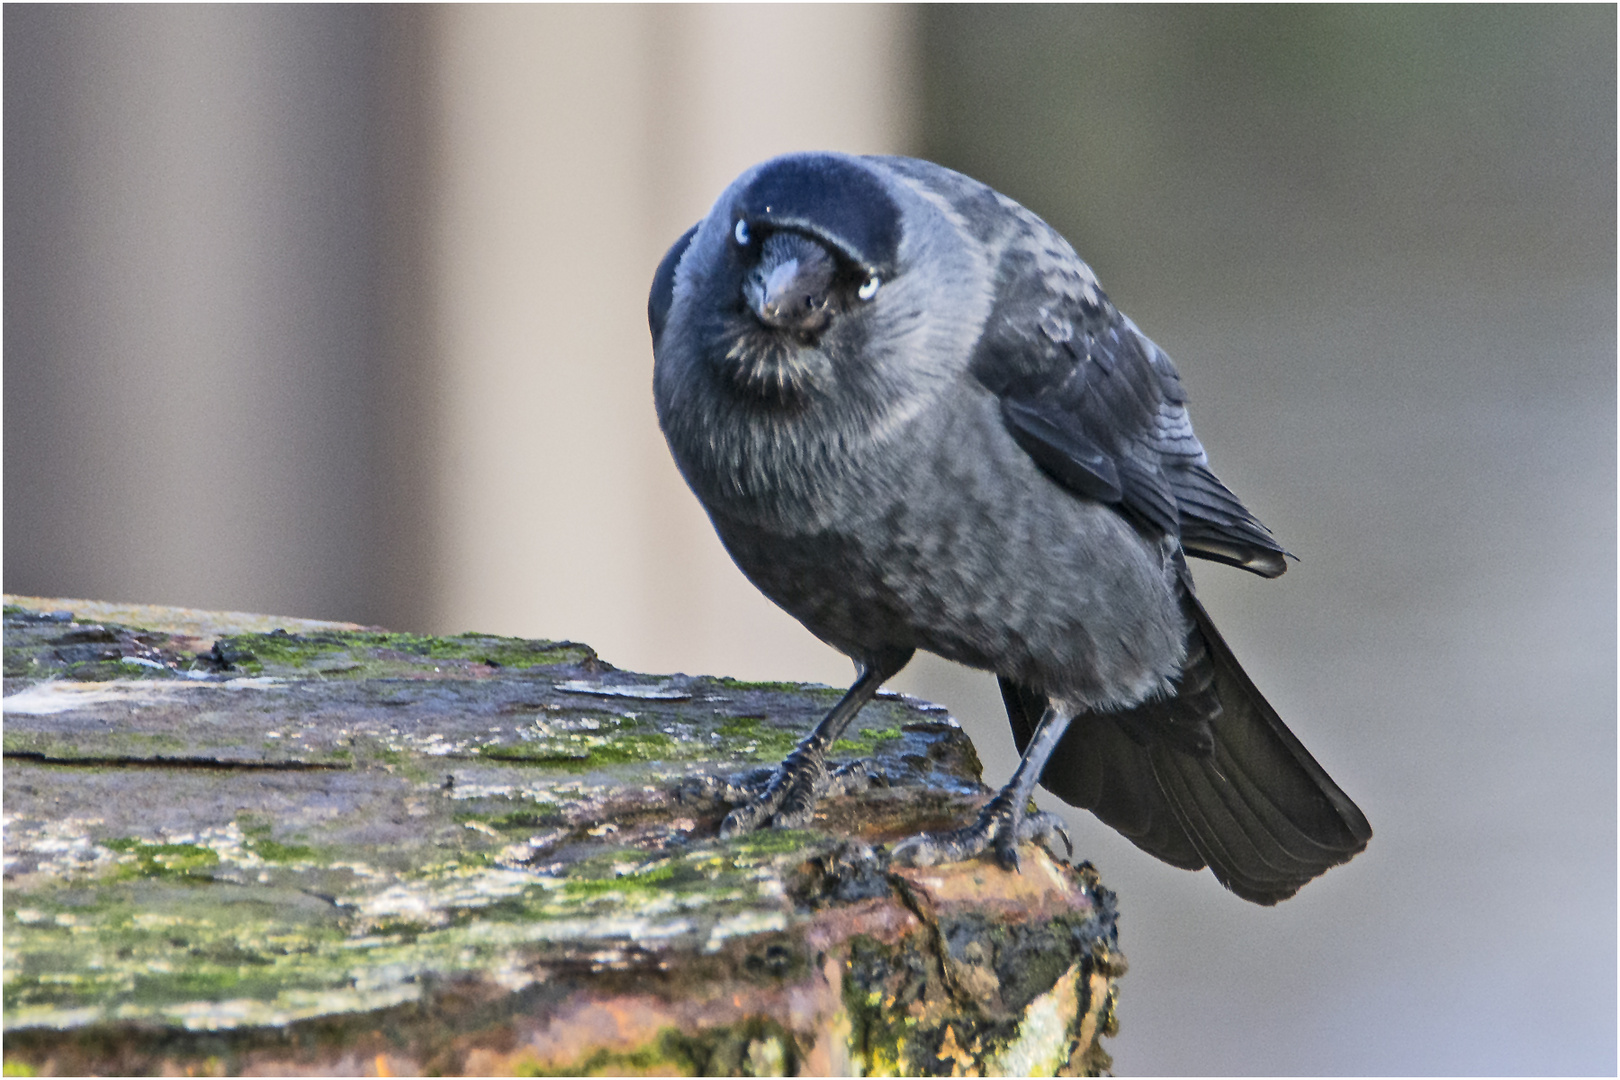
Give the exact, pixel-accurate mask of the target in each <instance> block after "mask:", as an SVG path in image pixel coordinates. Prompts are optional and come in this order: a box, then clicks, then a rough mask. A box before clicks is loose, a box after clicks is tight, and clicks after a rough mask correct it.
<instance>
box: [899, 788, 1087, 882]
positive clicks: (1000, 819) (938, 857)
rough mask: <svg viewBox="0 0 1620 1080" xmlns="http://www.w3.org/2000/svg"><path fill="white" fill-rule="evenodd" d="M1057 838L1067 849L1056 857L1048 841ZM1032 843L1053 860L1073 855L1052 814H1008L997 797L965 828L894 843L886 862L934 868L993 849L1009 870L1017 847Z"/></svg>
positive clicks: (1014, 865)
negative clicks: (1028, 842)
mask: <svg viewBox="0 0 1620 1080" xmlns="http://www.w3.org/2000/svg"><path fill="white" fill-rule="evenodd" d="M1054 838H1057V839H1061V840H1062V841H1063V844H1064V847H1065V848H1066V849H1067V850H1066V852H1065V854H1064V855H1062V856H1060V855H1058V853H1057V851H1056V850H1055V849H1054V848H1053V845H1052V840H1053V839H1054ZM1026 840H1033V841H1034V842H1035V843H1038V844H1040V845H1041V847H1042V848H1044V849H1045V850H1046V852H1047V853H1048V854H1050V855H1051V856H1052V857H1053V858H1055V859H1058V860H1059V861H1060V862H1066V861H1068V859H1069V858H1070V857H1072V856H1073V854H1074V845H1073V844H1072V843H1071V842H1070V840H1069V833H1068V830H1067V829H1066V828H1065V827H1064V825H1063V822H1062V820H1061V819H1060V818H1058V817H1057V816H1056V815H1054V814H1048V813H1044V812H1043V813H1035V814H1031V815H1029V816H1028V817H1021V816H1019V815H1015V814H1013V813H1012V811H1011V809H1010V808H1009V807H1008V805H1007V804H1006V801H1005V800H1003V799H1002V798H1001V797H1000V796H997V797H996V798H994V799H991V800H990V801H989V802H988V803H986V804H985V807H984V809H983V810H982V811H981V812H980V813H979V819H978V820H977V821H975V822H974V823H973V824H972V825H969V826H967V827H965V828H961V829H954V830H952V831H950V832H943V833H920V834H919V835H917V836H913V837H909V838H908V839H905V840H902V841H901V842H900V843H898V844H896V845H895V846H894V847H893V848H892V849H890V851H889V860H890V862H891V863H894V864H895V865H898V866H937V865H939V864H940V863H948V862H961V861H963V860H965V859H971V858H973V857H975V856H977V855H980V854H982V853H983V852H984V851H986V850H990V849H993V850H994V851H995V853H996V859H997V861H999V862H1000V863H1001V865H1002V866H1004V867H1006V868H1007V869H1009V870H1017V869H1018V868H1019V859H1018V845H1019V844H1020V843H1022V842H1024V841H1026Z"/></svg>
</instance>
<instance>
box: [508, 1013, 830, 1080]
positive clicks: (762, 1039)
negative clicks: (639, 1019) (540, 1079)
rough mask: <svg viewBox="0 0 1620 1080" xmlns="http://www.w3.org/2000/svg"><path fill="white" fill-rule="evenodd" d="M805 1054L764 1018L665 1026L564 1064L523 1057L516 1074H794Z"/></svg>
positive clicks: (787, 1033)
mask: <svg viewBox="0 0 1620 1080" xmlns="http://www.w3.org/2000/svg"><path fill="white" fill-rule="evenodd" d="M800 1059H801V1053H800V1050H799V1047H798V1044H797V1042H796V1041H795V1040H794V1038H793V1034H792V1032H790V1031H788V1030H787V1029H786V1028H785V1027H783V1026H782V1025H781V1024H779V1023H777V1022H776V1021H775V1020H772V1019H770V1018H768V1017H764V1016H751V1017H749V1018H748V1019H746V1020H744V1021H742V1022H741V1023H738V1024H727V1025H722V1026H716V1027H710V1028H699V1029H697V1030H693V1031H683V1030H681V1029H679V1028H674V1027H668V1028H663V1029H662V1030H660V1031H659V1032H658V1034H657V1035H656V1036H655V1037H654V1038H653V1039H652V1040H651V1041H650V1042H648V1043H646V1044H644V1045H642V1046H638V1047H636V1048H635V1049H634V1050H628V1051H626V1050H606V1049H603V1050H598V1051H596V1052H595V1053H594V1054H591V1055H590V1056H589V1057H586V1058H584V1059H583V1060H580V1061H577V1062H571V1063H569V1064H568V1065H567V1066H566V1067H564V1068H557V1067H555V1066H552V1065H549V1064H542V1063H541V1062H539V1061H538V1060H535V1059H529V1060H528V1061H519V1062H518V1063H517V1064H515V1065H514V1066H513V1068H512V1074H513V1075H514V1076H626V1075H637V1074H639V1075H647V1074H653V1075H668V1074H670V1073H673V1074H674V1075H676V1076H795V1075H797V1074H798V1072H799V1066H800Z"/></svg>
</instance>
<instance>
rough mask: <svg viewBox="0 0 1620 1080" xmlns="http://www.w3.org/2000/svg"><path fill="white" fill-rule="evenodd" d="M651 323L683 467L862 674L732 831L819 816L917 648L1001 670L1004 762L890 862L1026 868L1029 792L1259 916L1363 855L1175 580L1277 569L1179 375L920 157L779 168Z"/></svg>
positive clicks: (714, 222) (808, 159)
mask: <svg viewBox="0 0 1620 1080" xmlns="http://www.w3.org/2000/svg"><path fill="white" fill-rule="evenodd" d="M647 315H648V321H649V323H650V324H651V328H652V339H653V352H654V357H655V365H654V374H653V385H654V396H655V398H656V401H657V408H658V420H659V424H660V425H661V426H662V428H663V431H664V436H665V438H666V439H667V440H668V443H669V448H670V451H671V453H672V454H673V455H674V457H675V462H676V464H677V465H678V466H679V468H680V471H681V475H682V476H683V477H685V479H686V482H687V484H689V485H690V486H691V488H692V491H693V492H694V493H695V494H696V495H697V497H698V499H699V501H700V502H702V504H703V507H704V509H705V510H707V511H708V514H709V518H710V520H711V521H712V522H713V523H714V528H715V531H716V532H718V533H719V535H720V539H721V541H722V542H723V543H724V544H725V547H726V550H727V551H728V552H730V554H731V557H732V558H733V559H734V560H736V563H737V565H738V567H740V568H741V569H742V572H743V573H744V574H746V575H747V576H748V578H749V580H750V581H752V582H753V583H754V584H755V585H756V586H758V588H759V589H760V591H762V592H763V593H764V594H765V595H766V596H768V597H769V598H770V599H771V600H773V601H774V602H776V603H777V604H778V605H780V606H781V607H782V608H783V609H785V610H786V611H787V612H788V613H789V614H791V615H793V616H794V617H795V618H797V619H798V620H799V621H800V622H801V623H803V624H804V625H805V627H806V628H807V629H808V630H809V631H810V632H811V633H813V634H815V635H816V636H817V637H818V638H820V639H821V640H822V641H825V642H827V643H828V644H829V645H831V646H833V647H834V648H836V649H838V650H839V651H841V652H843V653H844V654H845V655H847V656H849V657H850V658H851V659H852V660H854V662H855V665H856V670H857V673H858V677H857V678H856V680H855V683H854V685H853V686H852V687H850V689H849V692H848V693H846V694H845V695H844V697H843V699H842V700H841V701H839V703H838V704H837V705H836V706H835V707H834V708H833V710H832V711H831V712H830V713H828V714H827V716H826V718H825V719H823V720H822V721H821V722H820V723H819V724H818V725H817V726H816V728H815V729H814V730H813V731H811V732H810V733H809V734H808V735H807V736H806V737H805V738H804V739H803V741H801V742H800V743H799V745H798V747H797V749H795V750H794V751H793V753H792V754H790V755H789V756H788V757H787V759H786V760H785V761H783V762H782V764H781V765H780V766H779V767H778V768H777V769H776V770H775V772H774V774H773V775H772V776H771V779H770V781H769V783H768V785H767V786H765V787H764V788H763V790H762V792H761V793H759V794H757V795H756V796H754V797H752V798H750V799H748V800H747V801H744V802H743V803H742V804H741V805H739V806H737V807H736V808H735V809H734V810H733V811H732V812H731V813H730V815H729V816H728V817H727V818H726V820H725V822H724V823H723V825H722V827H721V833H722V835H734V834H736V833H740V832H744V831H747V830H750V829H754V828H757V827H759V826H761V825H765V824H768V823H769V824H774V825H777V826H784V827H787V826H798V825H803V824H805V823H806V822H808V821H809V820H810V818H811V816H812V814H813V812H814V807H815V802H816V799H817V797H818V796H819V795H821V794H823V793H825V792H826V791H827V790H828V788H829V785H830V783H831V780H830V778H829V773H828V770H827V767H826V754H827V750H828V747H829V746H830V745H831V744H832V742H833V740H835V739H837V738H838V736H839V734H840V732H841V731H842V730H843V729H844V727H845V726H846V725H847V724H848V723H849V721H850V720H851V718H852V717H853V716H854V715H855V713H856V712H857V711H858V710H859V709H860V708H861V706H862V705H864V704H865V703H866V702H867V701H869V700H871V698H872V696H873V694H875V693H876V692H877V690H878V688H879V687H880V686H881V685H882V684H883V683H884V681H886V680H887V679H889V678H891V677H892V676H894V675H895V674H896V673H897V672H899V671H900V669H901V668H902V667H904V666H905V664H906V662H907V661H908V660H910V658H911V657H912V655H913V653H914V652H915V650H917V649H926V650H928V651H930V652H933V653H937V654H939V655H940V656H944V657H947V658H949V659H951V660H955V661H958V662H960V663H963V664H967V665H970V666H972V667H976V668H982V669H986V670H989V671H993V672H994V673H995V674H996V677H997V678H998V679H999V681H1000V684H1001V693H1002V698H1003V700H1004V701H1005V703H1006V707H1007V718H1008V720H1009V721H1010V722H1011V724H1012V729H1013V737H1014V740H1015V741H1016V742H1017V745H1018V748H1019V750H1020V751H1021V752H1022V754H1023V758H1022V760H1021V761H1020V762H1019V765H1018V768H1017V770H1016V771H1015V772H1014V774H1013V776H1012V779H1011V780H1010V781H1009V782H1008V783H1007V785H1006V787H1004V788H1002V789H1001V791H1000V793H999V794H997V795H996V796H995V797H994V798H992V799H991V800H990V801H989V802H988V803H987V804H986V805H985V806H984V808H983V810H982V812H981V813H980V814H979V816H978V819H977V821H976V822H974V823H973V824H972V825H969V826H967V827H965V828H961V829H957V830H955V831H954V832H948V833H941V834H924V835H921V836H916V837H912V838H910V839H909V840H905V841H903V842H901V843H900V844H898V845H897V846H896V847H895V848H894V849H893V851H892V852H891V858H893V859H894V860H896V861H898V862H901V863H910V864H913V865H926V864H931V863H937V862H941V861H947V860H954V859H962V858H968V857H971V856H973V855H976V854H978V853H980V852H983V851H985V850H986V849H990V850H992V851H993V852H994V854H995V855H996V856H997V857H998V858H999V859H1000V860H1001V861H1002V862H1003V864H1005V865H1008V866H1013V867H1015V866H1017V860H1018V856H1017V847H1018V844H1019V843H1020V842H1021V841H1024V840H1028V839H1031V838H1035V839H1041V840H1050V839H1051V837H1052V832H1053V830H1054V826H1055V819H1054V818H1052V817H1051V816H1050V815H1045V814H1032V813H1029V812H1028V811H1027V807H1028V804H1029V797H1030V794H1031V792H1032V791H1033V789H1034V786H1035V784H1036V782H1037V781H1038V782H1039V783H1040V784H1041V785H1042V786H1044V787H1045V788H1046V789H1047V790H1048V791H1051V792H1053V793H1054V794H1056V795H1058V796H1059V797H1060V798H1062V799H1064V800H1065V801H1067V802H1069V803H1071V804H1073V805H1075V806H1081V807H1085V808H1086V809H1089V810H1091V811H1092V812H1093V813H1095V814H1096V815H1097V816H1098V817H1099V818H1101V819H1102V820H1103V821H1104V822H1106V823H1108V824H1109V825H1111V826H1113V827H1114V828H1115V829H1118V830H1119V831H1120V832H1121V833H1123V834H1124V835H1125V836H1126V837H1127V838H1129V839H1130V840H1131V841H1132V842H1133V843H1135V844H1136V845H1137V846H1138V847H1141V848H1142V849H1144V850H1145V851H1147V852H1149V853H1150V854H1152V855H1155V856H1157V857H1158V858H1160V859H1163V860H1164V861H1165V862H1168V863H1170V864H1172V865H1174V866H1180V867H1185V868H1187V869H1189V870H1197V869H1200V868H1202V867H1204V866H1206V865H1207V866H1209V867H1210V869H1212V870H1213V871H1214V873H1215V876H1216V877H1217V878H1218V879H1219V880H1220V881H1221V883H1222V884H1224V885H1225V886H1226V887H1227V888H1229V889H1231V890H1232V891H1233V892H1235V893H1236V894H1237V895H1239V896H1241V897H1243V898H1244V899H1246V900H1252V901H1254V902H1256V903H1261V904H1273V903H1276V902H1277V901H1279V900H1282V899H1284V898H1286V897H1288V896H1291V895H1293V894H1294V892H1295V891H1297V890H1298V889H1299V887H1300V886H1301V885H1303V884H1304V883H1305V882H1307V881H1309V880H1310V879H1311V878H1313V877H1315V876H1316V875H1318V874H1320V873H1322V872H1323V871H1324V870H1326V869H1327V868H1328V867H1330V866H1334V865H1336V864H1338V863H1341V862H1344V861H1346V860H1348V859H1349V858H1350V857H1351V856H1353V855H1355V854H1356V853H1357V852H1359V851H1361V850H1362V849H1363V848H1364V847H1366V845H1367V841H1368V839H1369V838H1370V837H1371V836H1372V830H1371V828H1370V827H1369V826H1368V824H1367V820H1366V818H1365V817H1363V816H1362V813H1361V811H1360V810H1359V809H1357V808H1356V805H1355V804H1354V803H1353V802H1351V801H1350V799H1349V797H1347V796H1346V795H1345V794H1344V792H1342V791H1340V790H1339V788H1338V786H1337V785H1336V784H1334V782H1333V781H1332V780H1331V779H1330V778H1329V777H1328V775H1327V773H1326V772H1325V771H1324V770H1323V769H1322V767H1321V766H1320V765H1318V764H1317V763H1316V761H1315V760H1314V759H1313V758H1312V757H1311V755H1310V754H1309V753H1308V752H1307V751H1306V750H1305V747H1304V746H1302V745H1301V744H1300V742H1299V740H1298V739H1296V738H1295V737H1294V736H1293V735H1292V734H1291V733H1290V732H1289V730H1288V729H1287V728H1286V727H1284V726H1283V723H1282V721H1281V720H1280V719H1279V718H1278V716H1277V714H1276V712H1275V711H1273V709H1272V708H1271V706H1270V705H1268V704H1267V703H1266V701H1265V699H1264V698H1263V697H1261V696H1260V692H1259V691H1258V690H1256V689H1255V686H1254V684H1253V683H1252V682H1250V681H1249V678H1248V676H1247V675H1245V674H1244V672H1243V669H1242V668H1240V667H1239V666H1238V663H1237V660H1236V659H1234V657H1233V655H1232V651H1231V649H1229V648H1228V647H1227V644H1226V642H1225V641H1223V640H1222V638H1221V636H1220V634H1219V633H1217V632H1216V630H1215V627H1214V625H1213V623H1211V621H1210V618H1209V615H1208V613H1207V612H1205V610H1204V608H1203V606H1202V605H1201V604H1200V603H1199V602H1198V599H1197V597H1196V596H1195V595H1194V592H1193V582H1192V578H1191V575H1190V574H1189V573H1188V570H1187V564H1186V561H1185V556H1187V555H1193V556H1196V557H1198V558H1203V559H1213V560H1215V561H1216V562H1223V563H1228V564H1230V565H1233V566H1239V567H1242V568H1243V569H1245V570H1250V571H1252V572H1254V573H1256V574H1259V575H1261V576H1262V577H1276V576H1277V575H1279V574H1281V573H1282V572H1283V570H1284V569H1285V564H1284V561H1283V559H1284V556H1285V554H1287V553H1286V552H1285V551H1284V550H1283V548H1282V547H1280V546H1279V545H1278V544H1277V542H1276V541H1275V540H1274V539H1273V538H1272V535H1271V533H1270V532H1269V531H1268V530H1267V529H1266V528H1265V526H1263V525H1261V524H1260V522H1259V521H1258V520H1257V519H1256V518H1255V517H1254V516H1253V515H1252V514H1250V513H1249V511H1248V510H1247V509H1245V508H1244V506H1243V504H1242V503H1240V502H1239V501H1238V499H1237V497H1236V496H1234V495H1233V494H1232V493H1231V492H1230V491H1228V490H1227V489H1226V487H1225V486H1224V485H1223V484H1222V483H1221V482H1220V481H1219V480H1217V479H1216V478H1215V475H1214V474H1213V473H1212V472H1211V471H1210V470H1209V466H1208V459H1207V458H1206V456H1205V454H1204V448H1203V446H1202V445H1200V443H1199V441H1198V438H1197V437H1196V436H1195V435H1194V434H1193V429H1192V425H1191V423H1190V422H1189V420H1188V417H1187V409H1186V395H1185V393H1184V392H1183V390H1182V388H1181V382H1180V378H1179V377H1178V375H1177V374H1176V369H1175V367H1174V365H1172V364H1171V362H1170V358H1169V357H1168V356H1167V355H1165V353H1164V352H1163V351H1162V350H1161V349H1160V348H1159V347H1158V346H1157V345H1155V344H1154V343H1153V342H1152V341H1150V340H1148V338H1147V337H1146V336H1145V335H1144V334H1143V333H1142V332H1141V331H1140V330H1138V329H1137V327H1136V324H1135V323H1133V322H1132V321H1131V320H1130V319H1129V318H1127V317H1125V316H1124V315H1123V314H1121V313H1120V312H1119V310H1118V309H1117V308H1115V307H1114V305H1113V304H1112V303H1111V302H1110V301H1109V299H1108V297H1107V296H1106V295H1104V293H1103V291H1102V289H1101V288H1100V287H1099V286H1098V284H1097V279H1096V277H1095V276H1094V275H1093V274H1092V272H1091V269H1090V267H1088V266H1087V265H1086V264H1085V263H1084V262H1082V261H1081V260H1080V258H1079V257H1078V256H1077V255H1076V254H1075V252H1074V249H1073V248H1072V247H1070V246H1069V244H1068V242H1067V241H1066V240H1064V239H1063V237H1061V236H1059V235H1058V234H1057V232H1056V231H1054V230H1053V229H1052V228H1051V227H1050V226H1048V225H1047V224H1046V223H1045V222H1044V221H1042V220H1041V219H1040V218H1038V217H1036V216H1035V215H1034V214H1033V213H1031V212H1030V211H1028V210H1026V209H1025V208H1024V207H1023V206H1020V205H1019V204H1018V203H1016V202H1014V201H1013V200H1012V199H1009V198H1007V197H1006V196H1005V195H1002V194H1000V193H998V192H996V191H994V190H992V189H990V188H989V187H986V186H985V185H983V184H981V183H978V182H977V181H974V180H972V179H969V178H968V177H966V176H963V175H961V174H959V173H956V172H953V171H951V170H949V169H946V168H943V167H941V166H939V165H934V164H931V163H929V162H926V161H918V160H914V159H910V158H902V157H853V156H848V155H844V154H832V153H810V154H791V155H788V156H785V157H779V158H776V159H774V160H771V161H767V162H764V163H763V164H760V165H757V166H755V167H753V168H751V169H749V170H748V171H747V172H745V173H743V174H742V176H740V177H739V178H738V179H737V180H736V181H735V182H734V183H733V184H732V185H731V186H730V187H729V188H727V189H726V191H725V193H724V194H722V195H721V196H720V199H719V201H718V202H716V203H715V204H714V208H713V209H712V210H711V211H710V212H709V214H708V216H707V217H706V218H704V219H703V220H702V221H701V222H699V223H698V224H697V225H694V226H693V227H692V228H691V229H689V230H687V232H686V233H685V235H683V236H682V237H681V238H680V239H679V240H677V241H676V242H675V245H674V246H673V247H672V248H670V250H669V253H668V254H667V255H665V256H664V258H663V261H662V262H661V263H660V264H659V266H658V270H657V273H656V274H655V275H654V278H653V285H652V294H651V297H650V298H649V300H648V304H647ZM1064 839H1065V842H1066V841H1067V837H1066V836H1064Z"/></svg>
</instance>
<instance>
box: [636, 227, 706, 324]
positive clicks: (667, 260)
mask: <svg viewBox="0 0 1620 1080" xmlns="http://www.w3.org/2000/svg"><path fill="white" fill-rule="evenodd" d="M698 224H699V225H701V224H702V222H699V223H698ZM697 231H698V227H697V225H693V226H692V227H691V228H690V229H687V230H686V231H685V232H683V233H682V234H681V238H680V239H679V240H677V241H675V242H674V243H673V244H671V245H670V248H669V250H668V251H667V252H665V253H664V257H663V258H662V259H660V260H659V261H658V269H657V270H655V271H654V272H653V280H652V289H651V290H650V291H649V292H648V293H647V328H648V329H649V330H651V331H652V339H653V346H654V347H657V345H658V339H659V338H661V337H663V336H664V321H665V320H666V319H668V318H669V308H670V305H671V304H673V303H674V302H675V268H676V267H677V266H679V265H680V262H681V256H682V255H685V254H686V249H687V247H688V246H689V245H690V244H691V243H692V236H693V234H694V233H696V232H697Z"/></svg>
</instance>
